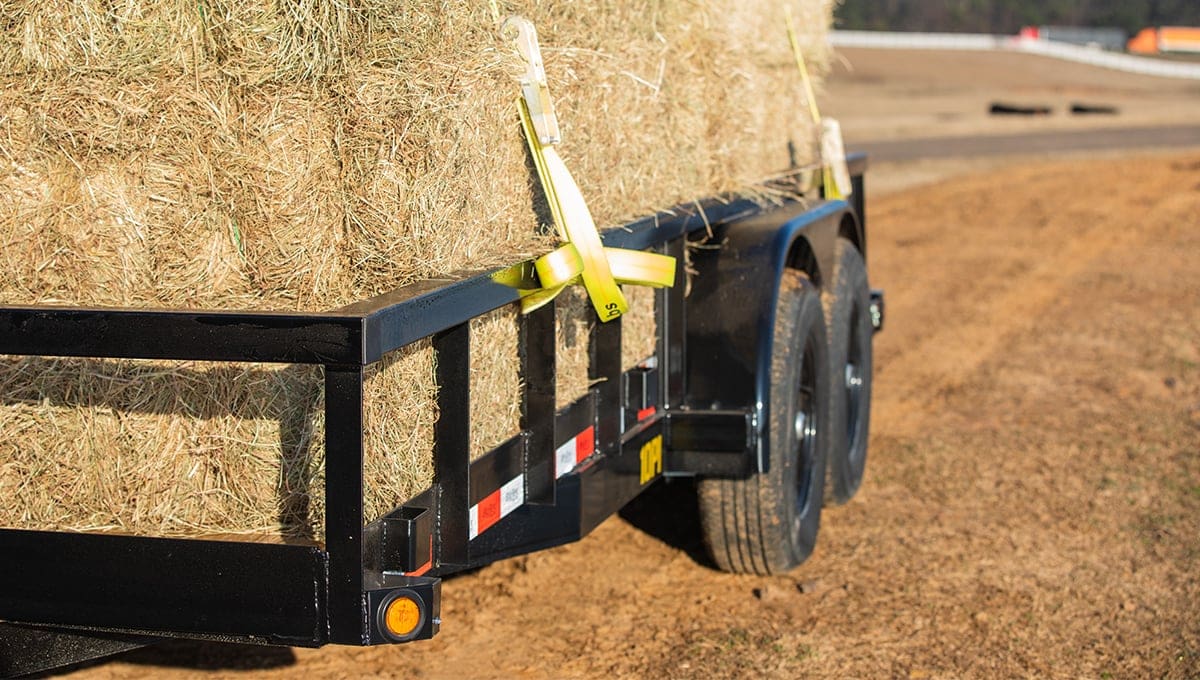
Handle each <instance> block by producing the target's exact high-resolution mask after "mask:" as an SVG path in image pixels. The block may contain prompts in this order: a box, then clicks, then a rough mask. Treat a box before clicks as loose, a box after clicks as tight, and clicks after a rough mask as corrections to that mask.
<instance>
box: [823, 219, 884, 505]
mask: <svg viewBox="0 0 1200 680" xmlns="http://www.w3.org/2000/svg"><path fill="white" fill-rule="evenodd" d="M834 262H835V265H834V270H833V276H832V277H830V278H831V282H832V284H833V285H832V286H830V289H829V290H827V291H826V292H825V294H824V296H823V297H824V300H823V301H824V303H825V311H826V320H827V323H828V333H829V366H830V369H831V370H832V371H833V373H832V375H831V376H830V386H831V389H830V390H829V392H828V395H829V400H830V407H829V412H830V447H829V452H830V453H829V481H828V485H829V486H828V488H827V489H826V495H825V500H826V501H827V502H831V503H834V504H838V505H840V504H842V503H845V502H846V501H848V500H850V498H851V497H852V496H854V493H855V492H856V491H858V487H859V485H860V484H862V478H863V471H864V470H865V468H866V465H867V438H868V431H869V427H870V421H871V370H872V352H871V337H872V335H873V334H874V328H873V327H872V325H871V311H870V310H871V290H870V288H869V287H868V285H867V267H866V263H864V262H863V257H862V254H861V253H859V252H858V249H857V248H855V247H854V244H853V243H851V242H850V241H847V240H846V239H841V238H839V239H838V241H837V245H836V247H835V250H834Z"/></svg>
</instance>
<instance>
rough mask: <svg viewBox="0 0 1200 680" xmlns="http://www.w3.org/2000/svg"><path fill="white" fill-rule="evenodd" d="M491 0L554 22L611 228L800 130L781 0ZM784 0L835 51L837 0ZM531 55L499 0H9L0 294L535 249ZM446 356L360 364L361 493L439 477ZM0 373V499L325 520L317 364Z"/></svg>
mask: <svg viewBox="0 0 1200 680" xmlns="http://www.w3.org/2000/svg"><path fill="white" fill-rule="evenodd" d="M497 4H498V6H499V10H500V12H501V13H502V14H504V15H507V14H509V13H519V14H523V15H525V16H528V17H529V18H530V19H532V20H533V21H534V22H535V23H536V24H537V26H538V28H539V32H540V37H541V42H542V45H543V52H544V57H545V60H546V67H547V72H548V76H549V79H550V82H551V87H552V91H553V93H554V95H555V100H556V104H557V106H558V110H559V117H560V121H561V122H562V126H563V133H564V143H563V145H562V147H561V149H560V150H561V153H562V155H563V157H564V159H565V160H566V162H567V164H568V166H569V167H571V169H572V171H573V172H574V174H575V176H576V179H577V180H578V181H579V184H580V185H581V187H582V188H583V190H584V193H585V195H586V196H587V197H588V199H589V203H590V205H591V207H592V209H593V212H594V215H595V217H596V220H597V223H598V224H602V225H616V224H619V223H621V222H623V221H626V220H628V219H630V218H633V217H636V216H640V215H644V214H647V213H650V212H653V211H654V210H657V209H661V208H664V207H667V206H670V205H673V204H676V203H680V202H687V201H690V200H694V199H696V198H699V197H702V196H708V195H712V194H715V193H720V192H727V191H747V190H749V187H751V186H752V185H753V184H754V183H755V182H757V181H759V180H761V179H763V178H765V177H767V176H768V175H770V174H772V173H774V172H776V171H779V170H781V169H784V168H786V167H787V166H788V165H789V162H791V161H793V160H795V159H794V158H792V157H790V156H789V148H788V143H789V141H791V142H793V143H794V145H795V147H796V148H799V150H800V160H801V161H804V160H808V159H810V158H811V156H812V153H811V150H812V148H813V147H812V144H811V141H812V139H811V134H812V131H811V130H810V129H809V127H808V126H807V125H806V123H805V120H804V115H803V111H804V108H803V107H802V105H801V104H802V101H801V95H800V87H799V78H798V77H797V74H796V72H795V67H794V65H793V63H792V59H791V56H790V53H789V51H788V49H789V48H788V44H787V39H786V36H785V35H784V34H783V31H782V28H781V17H782V12H783V7H782V5H783V3H781V2H777V1H772V0H743V1H740V2H734V1H733V0H720V1H718V2H713V3H701V4H697V3H690V2H683V1H681V0H666V1H664V2H656V3H640V2H633V3H630V2H612V1H608V2H605V1H601V0H585V1H580V2H572V3H555V4H550V5H547V4H541V3H533V2H531V1H521V2H503V1H501V2H498V3H497ZM797 9H798V10H799V18H800V26H801V27H802V28H803V29H804V30H805V33H804V35H803V36H802V39H803V43H804V44H805V45H806V49H807V50H808V54H807V56H808V58H809V60H810V61H811V62H812V63H814V64H816V65H818V67H821V66H823V65H824V64H825V63H826V48H825V46H824V39H823V37H824V33H825V30H826V27H827V26H828V25H829V22H830V3H829V2H826V1H825V0H804V2H802V3H800V5H799V7H796V6H793V10H797ZM517 70H518V65H517V62H516V60H515V57H514V56H513V53H512V50H511V47H510V46H509V45H508V44H507V43H506V42H505V41H504V40H503V39H502V38H501V37H500V36H499V35H498V31H497V24H496V17H495V16H494V15H493V14H492V11H491V9H490V5H489V3H484V2H445V3H441V5H440V6H439V7H438V8H436V9H430V8H429V7H428V5H427V4H426V3H417V2H408V1H403V0H401V1H393V2H381V1H379V0H365V1H364V2H360V3H356V4H354V5H349V4H345V3H337V2H329V1H328V0H300V1H298V2H292V3H274V2H263V1H262V0H250V1H249V2H237V3H233V2H225V1H224V0H215V1H214V0H205V1H204V2H201V3H184V2H173V1H172V0H129V1H128V2H123V3H108V2H100V1H99V0H80V1H79V2H73V3H40V2H34V1H33V0H15V1H13V2H8V3H7V4H6V5H5V11H4V12H3V13H2V15H0V243H2V244H3V248H0V267H3V270H4V271H5V276H4V277H3V278H2V279H0V303H4V304H32V303H53V304H73V305H119V306H171V307H197V308H260V309H301V310H321V309H329V308H333V307H337V306H340V305H343V304H346V303H349V302H352V301H355V300H359V299H362V298H364V297H367V296H370V295H373V294H376V293H379V292H383V291H386V290H389V289H393V288H395V287H397V286H400V285H404V284H406V283H409V282H412V281H415V280H418V279H422V278H427V277H431V276H438V275H444V274H446V273H448V272H450V271H454V270H458V269H463V268H485V267H490V266H496V265H501V264H508V263H511V262H513V261H515V260H517V259H520V258H523V257H528V256H531V255H534V254H537V253H540V252H544V251H545V250H546V249H547V248H548V247H549V246H550V239H549V237H548V236H546V233H547V231H546V229H544V228H539V225H538V224H537V218H536V216H535V213H534V210H533V208H532V205H533V202H534V197H535V195H536V194H535V192H536V188H535V187H534V186H533V185H532V183H531V179H530V175H529V172H528V169H527V166H526V158H525V150H524V146H523V141H522V139H521V137H520V131H519V125H518V124H517V121H516V116H515V110H514V106H513V99H514V96H515V93H516V91H517V88H516V85H515V81H514V74H515V73H516V72H517ZM650 299H651V297H648V296H646V295H645V294H636V295H635V300H637V301H638V304H637V305H635V308H636V309H641V310H642V311H641V319H642V321H641V322H638V323H632V322H631V323H630V324H629V326H628V328H629V330H630V331H632V332H627V333H626V337H627V340H629V342H627V347H626V349H627V351H626V356H625V357H624V358H625V361H626V364H627V365H630V362H634V363H636V361H637V360H639V359H640V358H643V357H644V356H645V354H648V353H649V352H648V351H647V348H648V347H649V348H650V351H652V344H647V343H649V342H651V341H649V340H647V337H649V336H650V335H651V334H652V330H651V329H652V328H653V318H652V312H648V311H646V310H647V305H651V306H652V303H650V302H648V300H650ZM580 306H581V307H582V305H580ZM511 315H512V312H511V310H509V311H505V312H503V313H498V314H496V315H494V316H492V317H489V318H487V319H482V320H478V321H477V322H475V323H474V324H473V328H472V333H473V337H474V338H475V342H476V344H475V345H474V346H475V348H476V351H475V353H474V355H475V358H474V359H473V361H474V362H475V363H474V370H473V375H475V376H479V377H478V378H476V379H477V380H478V381H479V384H478V386H477V388H476V389H475V390H474V392H475V394H476V395H480V396H482V398H481V399H480V401H479V403H477V404H473V407H472V408H473V413H472V417H473V420H474V422H476V423H486V425H487V427H486V428H480V429H478V431H476V432H475V433H474V436H473V444H472V447H473V451H475V453H476V454H478V453H481V452H483V451H486V450H487V448H490V447H491V446H493V445H495V444H496V443H499V442H500V441H502V440H503V439H504V438H506V437H507V436H508V435H510V434H512V433H514V432H515V431H516V428H517V413H516V406H515V403H516V402H515V398H514V397H515V395H516V393H517V390H518V388H519V382H518V381H517V378H516V358H515V349H514V347H513V345H512V343H513V337H515V334H510V333H509V332H508V331H509V330H510V329H511V327H512V323H513V320H512V318H511ZM647 315H648V316H647ZM564 317H565V318H564V321H563V322H562V324H560V336H572V337H574V338H575V340H574V341H572V342H568V340H570V338H567V337H562V342H563V343H565V345H564V350H566V354H565V355H564V356H565V357H566V358H568V359H569V357H570V351H575V352H576V354H578V348H579V347H580V346H582V347H584V350H585V351H586V343H580V342H579V338H580V337H581V335H580V334H581V333H582V334H583V335H582V337H586V326H587V324H588V323H590V320H588V319H587V318H586V316H585V315H584V313H583V312H582V311H581V312H579V313H577V314H570V313H568V314H565V315H564ZM635 317H636V313H635ZM647 318H649V326H647V324H646V322H645V321H646V319H647ZM568 326H572V327H573V328H568ZM634 329H638V330H634ZM510 336H512V337H510ZM639 343H640V344H639ZM566 345H570V347H567V346H566ZM638 355H641V356H638ZM575 359H579V357H575ZM583 360H584V363H583V364H582V366H583V369H582V377H580V368H579V365H580V364H579V361H574V362H573V363H572V362H571V361H566V362H564V363H563V364H560V375H561V376H562V380H560V395H562V398H563V399H564V400H566V399H569V397H570V396H571V395H575V394H578V393H580V392H581V391H582V390H583V389H586V355H585V354H584V355H583ZM564 365H566V366H567V368H566V370H561V369H562V367H563V366H564ZM571 366H574V368H571ZM432 375H433V361H432V353H431V350H430V349H429V347H428V346H427V345H419V346H417V347H413V348H409V349H406V350H403V351H401V352H398V353H396V354H395V356H391V357H388V358H387V359H386V360H385V361H384V362H382V364H381V365H380V366H379V367H376V368H374V369H372V371H371V377H370V380H369V382H368V405H367V416H366V420H367V431H368V441H367V448H368V451H367V476H368V479H369V480H370V484H372V486H369V488H368V505H369V507H370V508H372V509H373V511H375V512H378V511H382V510H385V509H387V508H390V507H392V506H393V505H395V504H396V503H397V502H399V501H401V500H402V499H404V498H406V497H407V496H408V495H410V494H411V493H412V492H413V491H415V490H418V489H420V488H422V487H423V486H425V485H426V484H428V482H429V479H430V474H431V469H432V466H431V463H430V460H429V446H430V442H431V439H432V424H433V420H434V419H435V418H436V417H437V414H436V407H435V403H434V396H435V394H436V387H435V386H434V385H433V382H432ZM0 394H3V395H4V397H3V398H2V399H0V432H3V433H4V437H3V438H0V499H3V500H0V525H4V526H10V527H27V528H74V529H99V530H117V531H123V532H130V533H148V534H158V535H172V534H186V535H194V534H198V533H259V532H264V531H267V532H279V531H281V530H282V531H283V533H285V534H290V535H294V536H312V537H315V538H318V539H319V538H320V535H321V526H320V522H321V513H320V509H321V503H322V499H321V498H320V489H321V487H320V483H321V469H322V464H321V455H320V454H321V451H322V450H323V448H322V445H321V444H322V437H323V428H322V422H321V408H322V399H323V396H322V394H321V389H320V371H319V369H308V368H295V367H280V366H271V365H253V364H252V365H228V364H200V363H198V362H137V361H98V360H74V359H72V360H57V359H39V358H16V357H7V358H0Z"/></svg>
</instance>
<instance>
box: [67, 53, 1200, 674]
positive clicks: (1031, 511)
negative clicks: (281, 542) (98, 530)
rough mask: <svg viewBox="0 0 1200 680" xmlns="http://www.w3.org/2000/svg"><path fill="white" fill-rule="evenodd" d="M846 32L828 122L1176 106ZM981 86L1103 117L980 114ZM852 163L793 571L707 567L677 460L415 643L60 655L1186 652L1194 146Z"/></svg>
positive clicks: (1097, 83)
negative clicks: (846, 378)
mask: <svg viewBox="0 0 1200 680" xmlns="http://www.w3.org/2000/svg"><path fill="white" fill-rule="evenodd" d="M867 52H868V51H858V52H856V53H850V52H849V51H848V54H847V58H848V59H850V60H851V62H852V63H853V64H854V66H855V67H856V70H855V71H854V72H853V73H851V72H849V71H848V70H847V72H846V73H840V72H839V73H835V75H834V78H833V80H832V81H831V85H830V87H829V93H830V95H831V97H832V102H831V106H830V108H829V110H830V111H832V112H834V113H836V114H839V115H840V117H841V118H842V121H843V125H844V127H845V129H846V131H847V138H848V141H849V142H850V146H852V147H853V146H854V145H855V142H860V141H868V140H886V139H903V138H905V137H913V136H917V137H932V136H945V135H956V134H962V135H974V134H1027V133H1031V132H1038V131H1047V130H1067V129H1071V130H1075V129H1093V128H1099V127H1104V126H1105V125H1110V126H1111V125H1118V126H1129V127H1138V126H1146V125H1163V126H1178V125H1187V124H1190V125H1194V124H1195V122H1196V120H1197V116H1196V110H1197V105H1196V101H1197V99H1196V96H1197V95H1198V94H1200V90H1198V89H1196V88H1197V86H1196V85H1195V84H1180V83H1169V82H1163V81H1150V82H1147V81H1144V80H1142V81H1139V80H1131V79H1130V78H1131V77H1126V76H1124V75H1123V74H1111V73H1107V72H1095V71H1094V70H1093V71H1088V72H1084V71H1081V70H1080V69H1082V68H1085V67H1078V66H1077V65H1061V66H1058V65H1056V66H1055V67H1054V68H1047V67H1046V65H1045V64H1044V63H1041V62H1040V61H1038V60H1039V59H1040V58H1033V57H1030V58H1029V59H1031V60H1032V61H1030V60H1029V59H1025V57H1021V59H1020V60H1019V61H1018V63H1008V62H1005V61H1004V60H1003V59H1001V58H998V56H997V55H977V56H973V57H971V58H970V59H965V60H963V59H951V60H946V59H945V55H944V54H943V55H931V54H921V53H915V54H909V55H901V56H896V54H895V53H893V54H892V55H891V56H886V55H879V54H870V53H867ZM1013 56H1014V55H1007V57H1008V58H1011V57H1013ZM1018 56H1019V55H1018ZM939 64H941V66H942V67H941V68H937V69H935V68H933V67H934V66H938V65H939ZM998 96H1005V97H1009V98H1022V97H1024V98H1027V99H1031V100H1032V99H1036V100H1038V101H1042V100H1048V99H1050V100H1053V102H1052V103H1056V104H1058V103H1063V102H1067V101H1070V100H1072V99H1077V98H1080V97H1088V98H1090V99H1089V101H1090V100H1096V101H1100V102H1102V103H1117V104H1119V105H1121V106H1122V114H1121V115H1120V116H1118V118H1117V119H1115V120H1113V119H1110V120H1107V121H1100V122H1096V121H1095V120H1078V119H1075V118H1068V117H1063V116H1052V117H1050V118H1049V119H1046V120H1041V121H1034V122H1029V121H1013V120H1001V121H995V120H990V119H988V118H987V117H986V114H985V113H983V112H982V109H981V108H980V106H981V105H984V104H986V101H987V100H988V99H989V98H995V97H998ZM1060 100H1061V101H1060ZM839 107H841V109H840V110H839ZM1000 163H1003V164H1004V165H1000ZM947 178H948V179H947ZM929 182H934V183H933V184H932V185H928V183H929ZM868 187H870V188H871V189H872V191H871V192H869V194H870V196H871V198H870V200H869V206H870V207H869V219H870V227H869V228H870V231H871V251H870V258H869V259H870V269H871V275H872V283H873V284H874V285H877V286H882V287H885V288H887V290H888V303H889V317H888V327H887V329H886V331H885V332H884V333H883V334H882V335H880V336H878V338H877V344H876V347H877V357H878V359H877V367H878V372H877V375H876V383H875V394H876V397H875V411H874V417H873V425H872V426H873V437H872V442H871V452H870V462H869V465H868V470H867V480H866V481H865V483H864V486H863V489H862V491H861V492H860V493H859V495H858V496H857V497H856V498H855V499H854V500H853V501H851V503H850V504H848V505H846V506H844V507H840V508H830V509H828V511H827V512H826V514H825V517H824V522H823V527H822V531H821V538H820V541H819V545H818V548H817V552H816V554H815V555H814V557H813V558H812V559H811V560H810V561H809V562H808V563H806V564H805V565H803V566H802V567H800V568H799V569H798V570H796V571H795V572H794V573H792V574H789V575H788V576H785V577H778V578H755V577H737V576H730V575H726V574H721V573H719V572H716V571H715V570H713V569H712V568H710V567H709V566H708V564H707V562H706V561H705V560H704V558H703V556H702V553H701V550H700V542H699V538H698V536H697V533H696V526H695V524H694V511H693V508H692V507H691V504H692V499H691V496H690V488H689V486H688V485H687V484H679V483H676V484H672V485H669V486H664V487H663V488H660V489H658V492H657V493H654V494H651V495H650V497H648V498H646V499H644V501H642V502H639V503H638V505H637V506H636V507H633V508H631V509H630V511H629V512H627V513H625V515H624V516H623V517H619V518H613V519H612V520H610V521H609V522H607V523H606V524H604V525H603V526H601V527H600V529H598V530H597V531H596V532H595V533H594V534H593V535H592V536H590V537H589V538H587V539H586V540H584V541H583V542H581V543H578V544H574V545H570V546H565V547H562V548H558V549H555V550H551V551H548V552H544V553H539V554H535V555H530V556H527V557H524V558H520V559H515V560H509V561H506V562H503V563H500V564H496V565H493V566H491V567H488V568H485V569H482V570H480V571H478V572H476V573H473V574H470V575H466V576H463V577H460V578H455V579H451V580H449V581H447V582H446V583H445V587H444V601H445V612H444V614H445V620H446V624H445V626H444V628H443V632H442V634H441V635H440V636H439V637H438V638H437V639H435V640H433V641H432V642H429V643H422V644H418V645H410V646H406V647H390V648H377V649H366V650H358V649H338V648H329V649H323V650H295V651H291V650H272V649H262V648H230V647H218V646H209V645H195V644H182V645H173V646H164V647H161V648H157V649H151V650H145V651H142V652H138V653H135V654H133V655H129V656H127V657H124V658H123V659H121V660H119V661H117V662H113V663H108V664H104V665H100V666H95V667H92V668H88V669H83V670H80V671H77V672H76V673H74V674H71V676H70V677H72V678H151V677H153V678H159V677H166V678H172V677H193V676H196V675H208V676H211V677H231V678H255V679H259V678H292V677H311V678H319V677H337V678H358V677H429V678H442V677H469V678H477V677H478V678H491V677H496V678H514V677H515V678H560V677H613V676H615V677H645V678H657V677H679V678H693V677H694V678H712V677H718V678H723V677H729V678H733V677H755V676H762V677H775V678H797V677H863V678H875V677H898V678H959V677H968V678H972V677H973V678H995V677H1022V676H1023V677H1030V676H1032V677H1063V678H1077V677H1091V678H1106V677H1112V678H1123V677H1130V678H1141V677H1168V678H1192V677H1200V313H1197V312H1198V310H1200V224H1198V223H1200V151H1192V152H1190V153H1182V155H1181V154H1180V153H1176V154H1175V155H1153V154H1151V155H1146V154H1141V155H1139V156H1136V157H1134V156H1122V157H1116V158H1102V159H1096V158H1089V159H1082V158H1078V157H1076V158H1072V159H1071V160H1069V161H1062V162H1057V163H1051V162H1047V161H1046V160H1045V159H1041V160H1039V159H1036V158H1027V157H1026V158H1020V159H1017V158H1012V157H1009V158H1005V159H1003V160H1002V161H998V160H996V159H973V160H959V159H953V160H949V161H918V162H907V161H906V162H903V163H886V164H876V165H875V170H873V173H872V175H871V176H870V177H869V179H868ZM879 189H884V190H886V191H890V192H892V193H890V194H889V195H887V196H883V197H880V191H879ZM899 189H903V191H902V192H901V191H898V190H899Z"/></svg>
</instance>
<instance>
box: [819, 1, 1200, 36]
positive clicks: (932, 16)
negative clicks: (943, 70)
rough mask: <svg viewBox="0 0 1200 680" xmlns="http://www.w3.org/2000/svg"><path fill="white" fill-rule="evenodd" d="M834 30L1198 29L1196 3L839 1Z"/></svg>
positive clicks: (1199, 19)
mask: <svg viewBox="0 0 1200 680" xmlns="http://www.w3.org/2000/svg"><path fill="white" fill-rule="evenodd" d="M835 16H836V17H837V21H836V23H835V26H836V27H837V28H844V29H865V30H889V31H949V32H963V33H1004V34H1008V33H1016V32H1017V31H1018V30H1019V29H1020V28H1021V27H1022V26H1045V25H1055V26H1096V27H1099V26H1112V27H1117V28H1123V29H1125V30H1126V31H1128V32H1129V33H1130V35H1132V34H1134V33H1136V32H1137V31H1139V30H1141V29H1142V28H1145V27H1147V26H1173V25H1179V26H1200V1H1198V0H842V3H841V7H839V8H838V10H837V11H836V12H835Z"/></svg>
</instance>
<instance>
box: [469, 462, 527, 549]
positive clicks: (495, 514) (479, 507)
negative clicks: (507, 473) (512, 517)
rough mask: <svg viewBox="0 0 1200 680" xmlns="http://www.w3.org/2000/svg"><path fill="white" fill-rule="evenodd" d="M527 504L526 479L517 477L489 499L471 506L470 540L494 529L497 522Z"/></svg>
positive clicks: (493, 493) (491, 494)
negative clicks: (493, 526)
mask: <svg viewBox="0 0 1200 680" xmlns="http://www.w3.org/2000/svg"><path fill="white" fill-rule="evenodd" d="M524 504H525V478H524V477H523V476H521V475H517V476H516V477H513V478H512V479H510V480H508V481H507V482H506V483H505V484H504V486H502V487H500V488H499V489H496V490H495V491H493V492H491V493H490V494H488V496H487V498H484V499H483V500H481V501H479V502H478V503H476V504H475V505H472V506H471V510H470V512H469V513H468V520H469V521H468V526H469V536H470V538H475V537H476V536H478V535H479V534H482V533H483V532H485V531H487V530H488V529H490V528H492V525H494V524H495V523H496V522H499V521H500V520H501V519H502V518H504V517H507V516H508V514H509V513H511V512H512V511H513V510H516V509H517V508H519V507H521V506H522V505H524Z"/></svg>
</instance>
